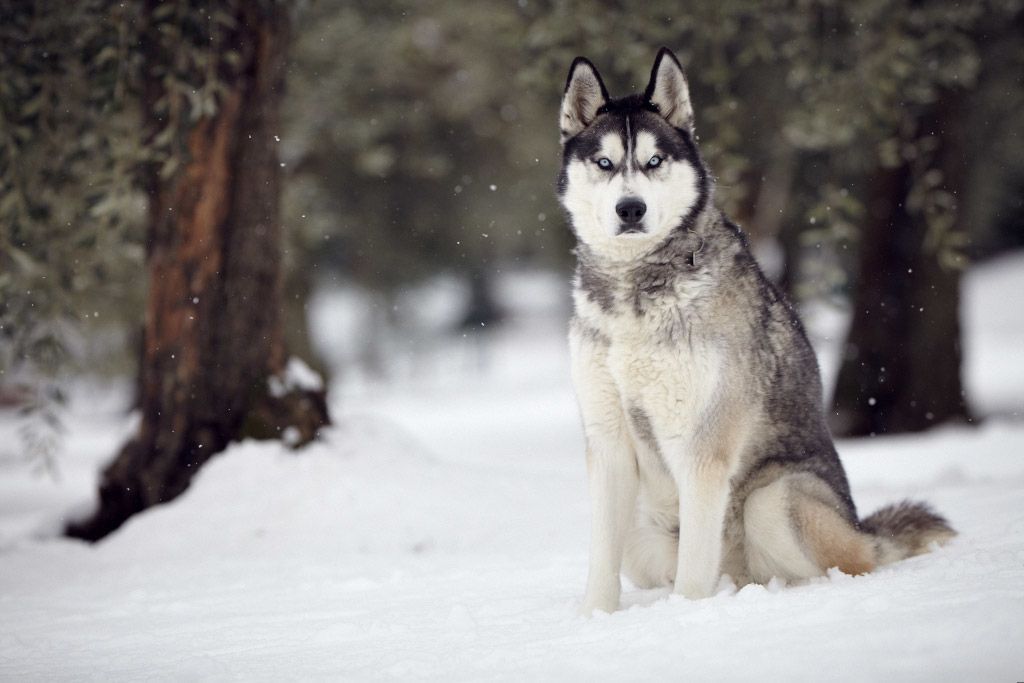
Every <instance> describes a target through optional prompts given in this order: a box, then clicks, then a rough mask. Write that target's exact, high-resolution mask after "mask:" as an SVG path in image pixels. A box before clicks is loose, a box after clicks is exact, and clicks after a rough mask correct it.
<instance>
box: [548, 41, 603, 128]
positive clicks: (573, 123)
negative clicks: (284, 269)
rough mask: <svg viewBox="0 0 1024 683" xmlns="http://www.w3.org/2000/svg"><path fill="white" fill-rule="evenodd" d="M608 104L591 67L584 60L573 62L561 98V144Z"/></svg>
mask: <svg viewBox="0 0 1024 683" xmlns="http://www.w3.org/2000/svg"><path fill="white" fill-rule="evenodd" d="M607 101H608V91H607V90H605V87H604V82H603V81H602V80H601V76H600V74H598V73H597V69H595V68H594V65H593V64H591V63H590V60H588V59H587V58H586V57H577V58H576V59H574V60H573V62H572V66H571V67H569V78H568V79H567V80H566V82H565V95H563V96H562V114H561V118H560V121H559V124H560V127H561V134H562V144H563V145H564V144H565V142H566V141H567V140H569V139H570V138H572V137H574V136H576V135H577V134H578V133H579V132H580V131H582V130H583V129H584V128H586V127H587V126H589V125H590V124H591V123H592V122H593V120H594V119H595V118H596V117H597V110H598V109H600V108H601V107H602V106H604V104H605V102H607Z"/></svg>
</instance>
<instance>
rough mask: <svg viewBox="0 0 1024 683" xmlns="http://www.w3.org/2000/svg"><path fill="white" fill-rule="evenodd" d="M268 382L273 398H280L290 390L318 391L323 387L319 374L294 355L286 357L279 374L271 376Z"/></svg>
mask: <svg viewBox="0 0 1024 683" xmlns="http://www.w3.org/2000/svg"><path fill="white" fill-rule="evenodd" d="M268 384H269V387H268V388H269V391H270V395H271V396H273V397H274V398H281V397H282V396H284V395H285V394H287V393H289V392H291V391H296V390H300V391H320V390H322V389H323V388H324V380H323V378H322V377H321V376H320V374H319V373H318V372H317V371H316V370H314V369H313V368H311V367H309V366H308V365H306V363H305V361H303V360H302V359H301V358H296V357H295V356H292V357H291V358H289V359H288V362H287V363H286V364H285V367H284V371H283V372H282V373H281V376H280V377H277V376H274V377H271V378H270V380H269V382H268Z"/></svg>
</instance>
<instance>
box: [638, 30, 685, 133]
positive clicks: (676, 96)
mask: <svg viewBox="0 0 1024 683" xmlns="http://www.w3.org/2000/svg"><path fill="white" fill-rule="evenodd" d="M644 99H645V100H647V101H648V102H649V103H650V104H653V105H654V106H655V107H657V109H658V113H659V114H661V116H662V117H663V118H664V119H665V120H666V121H668V122H669V123H670V124H672V125H673V126H675V127H676V128H683V129H685V130H688V131H689V132H691V133H692V132H693V106H692V105H691V104H690V88H689V87H688V86H687V85H686V76H684V75H683V67H682V66H680V65H679V60H678V59H676V56H675V55H674V54H672V51H671V50H669V49H668V48H667V47H663V48H661V50H659V51H658V56H657V57H655V59H654V68H653V69H651V81H650V83H648V84H647V90H646V91H644Z"/></svg>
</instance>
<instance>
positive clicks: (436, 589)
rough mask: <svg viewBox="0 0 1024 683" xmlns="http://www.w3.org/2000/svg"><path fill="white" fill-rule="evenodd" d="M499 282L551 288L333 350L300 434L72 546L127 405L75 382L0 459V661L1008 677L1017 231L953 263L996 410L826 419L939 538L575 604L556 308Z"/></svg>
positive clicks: (1021, 453)
mask: <svg viewBox="0 0 1024 683" xmlns="http://www.w3.org/2000/svg"><path fill="white" fill-rule="evenodd" d="M519 284H520V285H521V286H509V290H510V291H509V292H506V293H505V298H506V299H507V300H508V301H510V302H511V303H512V304H514V303H515V294H516V293H517V292H520V293H523V294H524V295H528V296H529V298H530V299H531V300H534V301H546V302H547V305H544V306H537V307H534V308H533V309H530V307H529V306H526V307H525V309H527V310H533V314H532V315H531V314H529V313H523V314H522V315H519V316H517V317H514V318H513V321H512V323H511V324H510V325H509V326H507V327H506V328H503V329H502V330H499V331H496V332H494V333H492V334H490V335H489V336H488V337H487V339H486V341H483V342H480V343H479V344H478V345H475V344H474V343H473V342H471V341H461V340H460V341H458V342H457V343H453V344H450V345H448V346H447V347H446V348H443V349H438V350H436V351H434V352H431V353H430V354H427V355H426V356H424V357H420V358H419V359H418V360H417V361H416V362H415V363H413V362H411V361H410V365H412V366H415V367H416V368H418V369H417V370H416V371H415V372H413V371H410V372H408V373H406V375H407V376H406V377H405V379H403V380H402V381H401V382H392V383H386V384H385V383H380V382H373V381H369V380H365V379H358V378H354V377H352V378H350V380H349V381H347V382H345V383H342V384H339V385H338V386H336V387H334V388H335V392H334V396H335V402H334V405H333V408H334V416H335V421H336V426H335V427H334V428H332V429H331V430H329V431H328V433H327V434H326V435H325V438H324V439H323V440H322V442H320V443H317V444H315V445H313V446H312V447H309V448H307V449H305V450H303V451H301V452H299V453H293V452H288V451H285V450H284V449H282V448H281V447H280V446H279V445H278V444H276V443H266V442H264V443H257V442H247V443H242V444H238V445H236V446H234V447H232V448H230V449H229V450H228V452H226V453H224V454H223V455H220V456H218V457H217V458H215V459H214V460H213V461H211V462H210V463H209V464H208V465H207V466H206V467H205V468H204V469H203V470H202V471H201V472H200V474H199V476H198V477H197V479H196V481H195V483H194V485H193V486H192V488H191V489H190V490H189V491H188V492H187V493H186V494H185V495H184V496H182V497H181V498H180V499H178V500H177V501H175V502H174V503H172V504H169V505H166V506H163V507H160V508H156V509H153V510H150V511H148V512H146V513H144V514H141V515H139V516H137V517H136V518H134V519H133V520H132V521H130V522H129V523H128V524H126V525H125V526H124V527H123V528H122V529H121V530H119V531H118V532H116V533H115V534H113V535H112V536H111V537H109V538H108V539H106V540H104V541H103V542H101V543H99V544H97V545H95V546H89V545H85V544H82V543H77V542H72V541H68V540H62V539H60V538H57V537H56V536H55V535H54V529H56V528H57V525H58V524H59V521H60V519H61V518H62V516H63V515H65V514H67V513H68V511H69V510H70V509H73V508H76V507H79V508H80V507H81V506H82V505H87V504H88V500H89V498H90V496H91V495H92V492H93V488H94V486H95V476H96V475H95V473H96V469H97V467H98V466H99V465H100V464H101V463H102V462H103V461H104V459H106V458H109V457H110V456H111V455H112V454H113V453H114V452H115V449H116V447H117V445H118V444H119V442H120V441H121V440H122V439H123V438H124V436H125V434H126V433H127V432H128V431H129V430H130V428H131V420H130V418H127V417H125V416H124V415H123V413H121V412H120V410H119V402H118V401H117V400H116V399H117V393H116V392H113V393H112V392H110V391H107V390H101V389H98V388H95V387H94V388H93V389H92V390H91V391H90V390H88V389H87V388H82V389H81V390H79V391H78V392H77V395H76V400H75V401H74V402H73V405H72V411H71V414H70V415H69V417H68V426H69V434H68V439H67V449H66V452H65V453H64V454H63V456H62V457H61V460H60V466H61V479H60V480H59V481H57V482H54V481H52V480H50V479H46V478H38V477H33V476H31V475H30V474H29V473H28V472H27V471H22V470H20V469H10V468H8V469H7V470H3V471H0V680H16V681H24V680H54V679H56V680H66V679H76V680H77V679H104V680H137V679H143V678H144V679H158V680H164V679H172V680H179V679H186V680H190V679H203V680H205V679H218V680H219V679H246V680H248V679H260V680H267V679H273V680H278V679H289V680H292V679H310V678H312V679H331V680H363V679H378V678H383V679H430V680H452V679H454V680H481V679H482V680H532V679H541V680H641V679H644V680H649V679H655V680H658V679H662V680H664V679H668V680H679V679H695V680H744V681H746V680H750V679H754V678H756V679H758V680H768V681H776V680H777V681H800V680H815V681H819V680H836V681H839V680H842V681H874V680H920V681H936V680H950V681H962V680H979V681H980V680H992V681H1020V680H1024V505H1022V504H1021V501H1022V497H1021V493H1022V491H1024V307H1021V306H1019V304H1017V303H1014V302H1016V301H1017V299H1018V298H1019V292H1021V291H1024V259H1022V258H1021V257H1020V256H1017V257H1014V258H1007V259H1003V260H1001V261H998V262H995V263H991V264H987V265H985V266H983V267H980V268H977V269H976V270H975V271H974V272H972V273H971V274H970V275H969V277H968V281H967V286H966V292H965V301H964V322H965V328H966V330H965V334H966V347H967V349H966V350H967V359H966V360H967V362H966V377H967V384H968V388H969V390H970V392H971V398H972V400H973V401H974V404H975V405H976V406H977V407H978V408H979V409H980V412H982V413H983V414H986V415H994V416H995V417H992V418H991V419H988V420H987V421H986V422H985V423H984V424H983V425H982V426H981V427H979V428H967V427H941V428H939V429H936V430H934V431H932V432H930V433H927V434H924V435H919V436H908V437H898V438H885V439H882V438H879V439H872V440H866V441H858V442H843V443H840V444H839V448H840V452H841V454H842V456H843V460H844V462H845V464H846V467H847V470H848V473H849V475H850V479H851V483H852V485H853V489H854V496H855V499H856V500H857V503H858V505H859V507H860V510H861V512H862V514H866V513H868V512H870V511H871V510H872V509H874V508H876V507H878V506H880V505H882V504H884V503H886V502H889V501H892V500H895V499H898V498H902V497H907V496H909V497H915V498H924V499H927V500H929V501H931V502H932V503H934V505H935V506H936V507H937V508H938V509H939V510H940V511H941V512H942V513H944V514H946V515H947V516H948V517H949V519H950V520H951V521H952V523H953V525H954V526H955V527H956V528H957V529H958V530H959V531H960V536H959V537H958V538H957V539H956V540H955V541H954V542H953V543H952V544H950V545H949V546H947V547H945V548H942V549H939V550H937V551H936V552H934V553H931V554H929V555H926V556H923V557H918V558H914V559H911V560H908V561H905V562H902V563H899V564H896V565H892V566H889V567H885V568H883V569H881V570H879V571H877V572H875V573H873V574H871V575H867V576H858V577H851V576H845V575H842V574H840V573H833V574H831V575H830V576H828V577H825V578H822V579H820V580H816V581H813V582H811V583H809V584H804V585H792V586H782V585H779V584H775V583H773V584H771V585H769V586H767V587H761V586H748V587H746V588H744V589H743V590H741V591H739V592H737V591H736V590H735V589H734V588H732V587H731V586H729V585H728V583H726V582H723V584H722V587H721V591H720V593H719V594H718V595H717V596H715V597H713V598H710V599H707V600H702V601H697V602H691V601H687V600H684V599H681V598H676V597H673V596H669V595H668V594H667V591H662V590H655V591H640V590H634V589H632V588H631V587H629V586H628V585H627V586H626V587H625V591H624V598H623V603H624V605H623V609H622V610H621V611H619V612H616V613H615V614H611V615H598V616H596V617H595V618H593V619H590V620H586V619H583V618H580V617H578V616H576V608H577V606H578V603H579V600H580V597H581V594H582V589H583V583H584V580H585V574H586V561H587V539H588V527H589V519H588V502H587V493H586V483H585V472H584V464H583V457H582V439H581V434H580V429H579V424H578V418H577V414H576V408H575V405H574V402H573V398H572V393H571V389H570V387H569V381H568V371H567V367H566V353H565V349H564V334H563V333H564V319H563V318H562V317H561V316H560V315H559V314H558V310H559V309H558V306H557V305H555V304H556V303H557V301H558V299H559V298H558V296H557V294H556V295H554V296H552V295H551V293H550V292H551V288H550V287H545V286H543V282H538V281H533V282H532V284H530V283H526V282H523V283H519ZM513 285H515V283H513ZM527 285H529V286H527ZM545 292H547V294H545ZM545 296H546V297H547V298H546V299H545ZM512 307H513V308H515V306H514V305H513V306H512ZM321 309H322V310H326V311H330V309H331V307H330V305H328V304H324V305H323V306H322V307H321ZM512 312H513V314H515V313H516V311H515V310H513V311H512ZM329 317H330V316H328V318H329ZM316 323H317V325H318V326H324V325H329V324H330V321H329V319H328V320H326V321H325V320H324V319H323V315H321V318H320V319H319V320H318V321H316ZM822 349H823V359H824V360H826V361H827V359H828V358H830V357H832V356H834V354H829V353H828V343H827V340H825V339H822ZM477 366H478V367H482V368H483V371H482V372H479V373H478V372H475V371H474V372H471V371H470V370H469V369H467V368H468V367H477ZM357 379H358V381H357ZM12 429H13V428H12V425H11V424H10V423H9V422H8V423H3V422H0V449H3V448H11V447H13V446H12V444H13V443H15V442H14V438H15V437H14V434H13V431H12Z"/></svg>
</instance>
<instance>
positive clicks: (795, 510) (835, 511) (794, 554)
mask: <svg viewBox="0 0 1024 683" xmlns="http://www.w3.org/2000/svg"><path fill="white" fill-rule="evenodd" d="M840 510H841V508H840V507H839V504H838V500H837V499H836V497H835V494H833V493H832V491H831V489H829V488H828V486H827V485H826V484H825V482H823V481H822V480H820V479H818V478H817V477H815V476H814V475H811V474H790V475H786V476H784V477H781V478H779V479H777V480H775V481H774V482H772V483H771V484H768V485H767V486H764V487H762V488H759V489H756V490H755V491H753V492H752V493H751V494H750V496H749V497H748V498H747V501H746V503H745V505H744V510H743V516H744V520H743V526H744V533H745V539H744V544H745V550H746V555H747V567H748V570H749V571H750V575H751V578H752V579H753V580H754V581H757V582H761V583H763V582H766V581H768V580H769V579H771V578H772V577H773V576H777V577H779V578H782V579H789V580H793V579H806V578H810V577H812V576H821V575H822V574H824V573H825V572H826V571H827V570H828V569H829V568H831V567H838V568H839V569H840V570H841V571H843V572H844V573H846V574H864V573H866V572H869V571H871V570H872V569H873V568H874V567H875V563H876V560H875V558H876V549H875V542H874V538H873V537H872V536H870V535H869V534H866V533H864V532H862V531H860V530H859V529H857V528H856V526H854V524H853V523H851V522H850V521H849V520H848V519H847V518H846V517H845V516H844V515H843V514H842V513H841V512H840Z"/></svg>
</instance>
